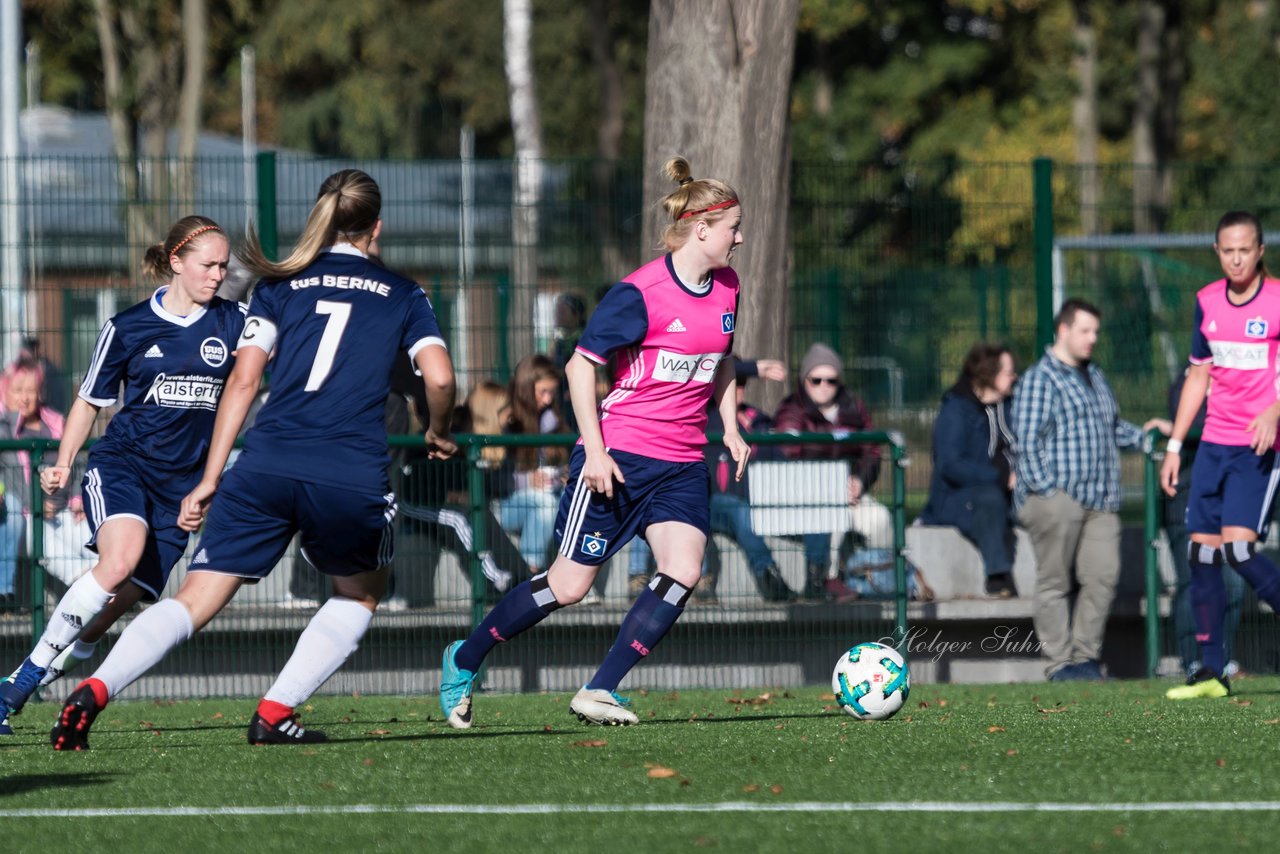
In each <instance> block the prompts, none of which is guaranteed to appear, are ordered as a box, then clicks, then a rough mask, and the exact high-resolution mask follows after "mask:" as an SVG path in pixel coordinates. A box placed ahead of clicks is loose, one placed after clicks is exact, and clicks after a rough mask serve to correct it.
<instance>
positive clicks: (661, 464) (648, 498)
mask: <svg viewBox="0 0 1280 854" xmlns="http://www.w3.org/2000/svg"><path fill="white" fill-rule="evenodd" d="M609 456H611V457H613V461H614V462H615V463H617V465H618V468H619V469H621V470H622V476H623V477H624V478H626V481H627V482H626V483H623V484H619V483H615V484H614V485H613V498H605V497H604V495H603V494H601V493H596V492H592V491H591V490H590V489H588V488H587V487H586V485H585V484H583V483H582V482H581V480H582V465H583V463H584V462H586V459H587V453H586V451H585V450H583V448H582V446H581V445H579V446H578V447H576V448H574V449H573V456H572V457H571V458H570V460H569V487H568V489H566V490H565V492H564V495H562V496H561V497H560V510H559V512H558V513H557V515H556V529H555V530H556V537H557V538H558V539H559V540H560V554H562V555H564V556H565V557H567V558H569V559H570V560H572V561H574V562H575V563H581V564H586V565H587V566H599V565H600V564H602V563H604V562H605V561H606V560H608V559H609V558H610V557H612V556H613V555H614V554H616V553H617V551H618V550H619V549H621V548H622V547H623V546H625V545H626V544H627V543H628V542H630V541H631V539H632V537H634V536H635V535H636V534H643V533H644V531H645V529H646V528H648V527H649V526H650V525H653V524H655V523H657V522H683V523H685V524H686V525H692V526H693V527H695V528H697V529H698V530H699V531H701V532H702V533H703V534H705V535H707V536H710V534H711V476H710V475H709V474H708V472H707V464H706V463H704V462H703V461H701V460H699V461H697V462H688V463H672V462H667V461H666V460H655V459H653V458H652V457H642V456H640V455H639V454H631V453H628V452H626V451H610V452H609Z"/></svg>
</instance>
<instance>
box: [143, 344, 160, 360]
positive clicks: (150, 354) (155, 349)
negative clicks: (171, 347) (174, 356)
mask: <svg viewBox="0 0 1280 854" xmlns="http://www.w3.org/2000/svg"><path fill="white" fill-rule="evenodd" d="M142 358H144V359H163V358H164V351H163V350H161V349H160V345H159V344H152V345H151V349H150V350H148V351H147V352H146V353H145V354H144V355H143V357H142Z"/></svg>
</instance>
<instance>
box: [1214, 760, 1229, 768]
mask: <svg viewBox="0 0 1280 854" xmlns="http://www.w3.org/2000/svg"><path fill="white" fill-rule="evenodd" d="M1213 764H1214V765H1217V766H1218V767H1219V768H1226V767H1227V760H1225V759H1215V760H1214V761H1213Z"/></svg>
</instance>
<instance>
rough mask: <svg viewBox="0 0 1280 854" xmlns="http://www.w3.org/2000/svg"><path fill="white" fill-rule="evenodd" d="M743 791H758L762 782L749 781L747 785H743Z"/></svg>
mask: <svg viewBox="0 0 1280 854" xmlns="http://www.w3.org/2000/svg"><path fill="white" fill-rule="evenodd" d="M742 791H744V792H758V791H760V784H759V783H748V784H747V785H745V786H743V787H742Z"/></svg>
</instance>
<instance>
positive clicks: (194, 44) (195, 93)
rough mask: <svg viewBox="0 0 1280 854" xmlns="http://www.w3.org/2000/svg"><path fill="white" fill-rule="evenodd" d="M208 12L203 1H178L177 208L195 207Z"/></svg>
mask: <svg viewBox="0 0 1280 854" xmlns="http://www.w3.org/2000/svg"><path fill="white" fill-rule="evenodd" d="M208 29H209V9H208V6H207V4H206V2H205V0H182V98H181V100H180V101H179V102H178V164H177V174H176V176H175V179H176V180H175V183H176V185H177V186H176V190H177V192H176V193H175V197H176V200H177V202H178V205H179V207H180V208H181V209H183V210H190V209H192V207H193V206H194V205H195V189H196V186H195V185H196V181H195V161H196V145H197V143H198V141H199V139H200V106H201V104H200V93H201V92H203V91H204V65H205V53H206V50H205V47H206V44H205V42H206V36H205V33H206V32H207V31H208Z"/></svg>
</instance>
